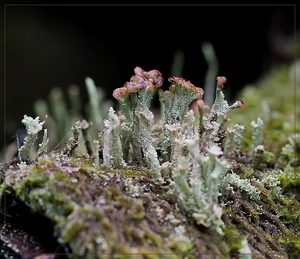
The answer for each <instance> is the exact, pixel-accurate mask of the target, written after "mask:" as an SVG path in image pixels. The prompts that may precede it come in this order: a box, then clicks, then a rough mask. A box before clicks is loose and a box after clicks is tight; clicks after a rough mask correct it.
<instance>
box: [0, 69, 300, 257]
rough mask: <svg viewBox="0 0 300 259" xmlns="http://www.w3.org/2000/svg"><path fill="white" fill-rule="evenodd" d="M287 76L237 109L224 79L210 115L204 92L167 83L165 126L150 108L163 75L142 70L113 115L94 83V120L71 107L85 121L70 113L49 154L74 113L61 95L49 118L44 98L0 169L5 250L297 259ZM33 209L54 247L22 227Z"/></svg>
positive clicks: (299, 219) (248, 91)
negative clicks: (22, 139) (14, 154)
mask: <svg viewBox="0 0 300 259" xmlns="http://www.w3.org/2000/svg"><path fill="white" fill-rule="evenodd" d="M298 67H299V66H298ZM291 69H292V70H293V69H294V67H292V68H290V67H281V68H277V69H276V70H274V72H272V73H270V74H269V75H268V76H266V77H265V78H264V79H262V80H261V81H260V82H258V84H257V86H256V87H254V86H248V87H246V88H245V90H243V92H242V93H241V98H242V99H243V101H241V100H238V101H236V102H234V103H233V104H232V105H229V104H228V102H227V101H226V99H225V95H224V93H226V92H225V89H226V85H225V84H226V78H224V77H217V84H216V94H215V99H214V102H213V104H212V105H211V107H209V106H208V105H207V104H206V103H205V102H204V101H203V100H202V98H203V95H204V91H203V90H202V88H199V87H196V86H194V85H193V84H192V83H191V82H190V81H188V80H185V79H183V78H181V77H177V76H172V77H169V78H168V81H169V82H170V83H171V86H170V88H169V90H167V91H165V92H163V93H161V94H160V101H161V104H162V106H163V109H162V114H161V116H160V117H159V118H158V119H157V118H156V119H155V118H154V113H153V112H152V110H151V100H152V98H154V96H155V92H156V91H157V89H158V88H159V87H160V86H161V85H162V84H163V76H162V74H161V73H160V72H159V71H157V70H151V71H144V70H143V69H141V68H139V67H137V68H135V70H134V72H135V75H133V76H132V77H131V79H130V81H129V82H127V83H125V85H124V87H121V88H117V89H116V90H115V91H114V92H113V96H114V97H115V98H116V99H117V100H118V109H116V111H115V110H114V109H113V108H107V109H106V110H105V111H103V109H102V110H101V111H99V106H100V104H99V103H102V102H104V99H103V98H102V97H101V96H102V95H100V93H99V91H98V90H97V87H96V86H95V84H94V82H93V81H92V80H91V79H89V78H88V79H87V80H86V83H87V88H88V92H89V93H90V109H89V111H90V113H89V114H90V117H88V119H87V120H88V121H89V120H90V121H89V122H88V121H86V120H84V119H82V118H83V117H84V116H82V115H80V113H79V108H78V107H77V108H74V107H75V103H76V102H74V103H73V106H72V107H73V108H72V109H71V111H72V114H73V115H74V114H77V115H78V117H77V118H75V117H74V116H67V117H68V118H74V121H73V126H72V127H71V130H69V132H70V133H71V134H70V135H69V140H68V141H67V143H65V146H64V147H63V148H62V149H59V150H55V151H53V152H47V147H48V146H49V145H52V146H55V145H56V143H57V142H58V139H57V140H56V143H53V142H51V141H53V140H51V139H50V138H51V134H52V133H51V129H54V130H55V134H65V133H59V132H65V131H66V126H62V124H63V123H66V121H65V122H64V120H63V118H61V117H60V116H65V114H66V113H70V112H69V111H68V109H67V107H66V105H65V104H64V99H63V98H62V96H61V95H57V96H56V97H55V98H59V100H60V102H59V103H60V104H61V105H60V106H59V107H60V109H62V110H60V112H55V111H54V110H53V109H52V112H51V113H50V112H49V111H50V110H49V109H48V104H47V103H46V102H43V101H41V100H39V103H37V104H36V106H37V107H44V109H41V108H37V109H36V110H37V111H40V112H41V113H40V114H38V115H39V117H41V118H43V117H44V118H45V121H43V122H40V121H39V117H37V118H35V119H33V118H31V117H29V116H26V115H25V116H24V120H23V121H22V122H23V123H24V124H25V126H26V130H27V138H26V140H25V142H24V144H23V146H22V147H21V148H20V150H19V155H18V157H16V158H14V159H12V161H10V162H7V163H3V164H2V165H1V169H0V176H1V178H0V179H1V185H0V197H1V207H2V208H1V213H2V214H3V216H4V220H3V221H1V222H0V228H1V235H0V240H1V242H2V243H3V246H2V250H3V251H4V252H3V254H5V255H6V257H7V258H12V257H10V256H12V255H13V254H16V255H20V256H23V257H26V256H27V257H30V258H31V257H33V256H34V255H36V256H38V255H40V256H42V255H43V256H46V255H49V256H53V257H55V256H57V258H61V257H63V258H91V259H92V258H297V256H298V255H299V254H300V243H299V241H298V240H300V235H299V233H300V202H299V199H300V195H299V187H300V169H299V168H300V156H299V153H300V152H299V150H300V137H299V133H297V132H299V126H298V125H297V124H296V123H295V118H297V117H299V110H296V109H294V104H295V102H299V101H300V96H299V94H298V93H295V91H294V87H293V86H295V85H294V84H293V80H294V77H293V75H294V74H293V73H292V74H291V73H290V71H291ZM56 91H58V92H59V90H58V89H56ZM70 93H71V94H73V97H74V94H75V95H76V92H74V91H73V92H70ZM96 93H97V94H96ZM50 99H51V98H50ZM73 99H74V98H73ZM75 99H76V98H75ZM57 106H58V105H57ZM59 107H57V108H59ZM97 107H98V108H97ZM191 107H193V109H191ZM237 108H242V109H237ZM46 111H47V112H46ZM54 113H55V115H54ZM46 114H47V117H46ZM103 114H105V115H103ZM100 116H103V117H101V120H99V117H100ZM93 119H94V120H95V122H94V121H93ZM58 125H61V126H58ZM43 127H45V128H46V129H47V130H45V131H44V135H43V136H44V137H43V139H42V140H41V144H40V145H39V146H37V147H34V145H33V144H34V141H35V140H36V139H37V138H38V134H39V132H41V131H42V128H43ZM57 127H58V128H57ZM68 127H69V126H68ZM69 128H70V127H69ZM60 136H62V135H60ZM34 148H36V151H35V152H33V153H34V154H32V150H33V149H34ZM28 210H29V211H30V213H31V214H30V215H31V216H32V217H36V216H39V217H41V218H43V220H47V221H46V222H47V224H44V225H43V226H44V227H45V228H46V227H47V226H51V227H50V231H49V232H48V236H49V240H51V242H52V243H53V246H54V247H55V246H56V247H55V248H53V247H50V248H49V247H47V246H46V245H44V244H45V243H44V241H43V240H42V238H41V237H42V235H41V234H40V233H36V232H33V231H31V229H30V227H31V228H32V229H33V228H34V224H32V223H31V225H30V224H29V223H26V222H24V224H22V223H18V224H17V222H20V221H18V220H19V219H20V218H19V217H20V215H21V216H22V215H25V214H26V213H28ZM26 215H28V214H26ZM26 224H29V229H28V228H26V227H25V225H26ZM8 228H10V229H13V231H11V232H14V233H16V235H15V236H14V237H11V236H9V234H8V233H7V231H6V230H7V229H8ZM17 237H18V238H17ZM20 237H21V238H20ZM25 237H26V238H25ZM49 240H48V242H50V241H49ZM59 256H61V257H59Z"/></svg>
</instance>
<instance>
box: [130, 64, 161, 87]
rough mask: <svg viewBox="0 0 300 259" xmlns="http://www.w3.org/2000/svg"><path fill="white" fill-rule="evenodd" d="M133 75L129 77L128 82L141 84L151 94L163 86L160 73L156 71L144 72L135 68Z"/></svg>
mask: <svg viewBox="0 0 300 259" xmlns="http://www.w3.org/2000/svg"><path fill="white" fill-rule="evenodd" d="M134 73H135V75H134V76H132V77H131V79H130V82H143V83H145V84H146V85H147V87H148V88H150V90H151V91H152V92H153V91H154V89H155V88H158V87H160V86H162V84H163V76H162V73H161V72H159V71H158V70H156V69H153V70H150V71H145V70H143V69H142V68H140V67H136V68H135V69H134Z"/></svg>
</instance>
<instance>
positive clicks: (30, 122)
mask: <svg viewBox="0 0 300 259" xmlns="http://www.w3.org/2000/svg"><path fill="white" fill-rule="evenodd" d="M22 123H23V124H24V125H25V127H26V132H27V136H26V138H25V140H24V144H23V146H22V147H21V148H20V149H19V154H20V158H21V160H26V159H28V158H29V152H30V149H31V148H32V146H33V144H34V142H35V141H36V140H37V138H38V133H39V132H40V131H41V130H42V129H43V124H44V123H45V121H42V122H40V119H39V117H36V118H35V119H33V118H32V117H30V116H27V115H24V119H23V120H22ZM45 141H46V140H45Z"/></svg>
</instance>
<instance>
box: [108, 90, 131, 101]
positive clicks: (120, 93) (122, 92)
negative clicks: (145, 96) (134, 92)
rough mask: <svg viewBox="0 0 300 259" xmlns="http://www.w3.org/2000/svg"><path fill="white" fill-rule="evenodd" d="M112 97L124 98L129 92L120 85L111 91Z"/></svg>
mask: <svg viewBox="0 0 300 259" xmlns="http://www.w3.org/2000/svg"><path fill="white" fill-rule="evenodd" d="M112 95H113V97H114V98H116V99H118V100H119V99H125V98H127V97H128V95H129V93H128V90H127V88H126V87H120V88H117V89H115V90H114V91H113V94H112Z"/></svg>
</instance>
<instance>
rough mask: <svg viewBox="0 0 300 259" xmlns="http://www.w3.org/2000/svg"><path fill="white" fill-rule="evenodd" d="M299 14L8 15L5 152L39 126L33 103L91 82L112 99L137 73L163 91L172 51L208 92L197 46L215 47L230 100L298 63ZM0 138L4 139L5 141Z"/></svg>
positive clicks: (247, 10)
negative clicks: (278, 68)
mask: <svg viewBox="0 0 300 259" xmlns="http://www.w3.org/2000/svg"><path fill="white" fill-rule="evenodd" d="M296 13H299V10H298V9H296V7H295V6H293V5H166V6H157V5H154V6H152V5H151V6H150V5H142V6H141V5H140V6H137V5H132V6H130V5H122V6H120V5H64V6H58V5H47V6H46V5H39V6H36V5H28V4H27V5H9V4H8V5H6V6H5V7H4V19H3V20H4V34H3V35H4V44H5V45H4V47H5V48H4V57H5V59H4V70H3V71H4V80H3V82H4V83H3V86H4V89H3V90H2V84H1V95H2V93H3V96H1V100H0V101H1V103H3V106H2V107H3V112H2V107H1V114H0V116H1V117H0V119H1V124H3V127H1V126H0V135H1V139H0V147H1V146H3V143H5V142H7V143H9V142H11V141H13V139H12V137H13V136H14V135H15V134H16V132H17V129H18V128H23V124H22V123H21V120H22V118H23V115H24V114H27V115H30V116H32V117H35V114H34V112H33V102H34V100H36V99H37V98H45V99H46V98H47V96H48V94H49V91H50V89H51V88H53V87H55V86H60V87H62V88H63V89H64V90H65V89H66V88H67V87H68V86H69V85H70V84H76V85H78V86H80V88H81V93H82V100H83V102H87V99H86V90H85V83H84V80H85V77H86V76H89V77H91V78H93V79H94V81H95V83H96V85H98V86H102V87H104V88H105V89H106V92H107V95H108V98H111V93H112V91H113V89H115V88H117V87H121V86H123V84H124V83H125V82H126V81H129V79H130V77H131V76H132V75H133V69H134V68H135V67H136V66H140V67H142V68H143V69H145V70H151V69H158V70H160V71H161V72H162V73H163V75H164V76H165V83H164V88H168V86H169V84H168V82H167V80H166V79H167V77H169V76H170V75H171V74H170V73H171V71H170V70H171V64H172V61H173V55H174V52H175V51H176V50H182V51H183V52H184V54H185V63H184V68H183V77H184V78H186V79H188V80H190V81H191V82H192V83H193V84H194V85H196V86H199V87H202V86H203V83H204V76H205V73H206V69H207V65H206V62H205V60H204V57H203V55H202V52H201V44H202V43H203V42H205V41H209V42H211V43H212V44H213V46H214V48H215V51H216V55H217V57H218V60H219V65H220V71H219V75H225V76H226V77H227V78H228V80H229V83H230V87H231V90H230V93H231V94H230V98H231V99H234V98H235V97H236V96H238V92H239V90H240V89H241V88H242V87H243V86H245V85H246V84H249V83H253V82H255V81H256V80H257V79H258V78H259V77H261V76H262V75H263V74H264V73H266V72H267V71H268V70H269V69H270V68H271V67H273V66H275V65H276V64H278V63H283V62H290V61H292V60H293V59H294V58H295V57H294V54H293V51H292V50H291V47H290V46H291V44H292V43H295V39H296V37H295V34H294V33H295V32H296V30H297V28H296V27H295V25H296V22H295V18H296ZM2 136H3V137H2Z"/></svg>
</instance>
